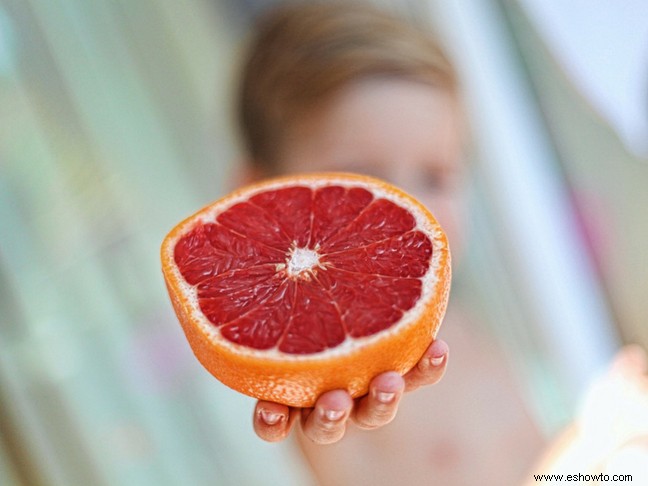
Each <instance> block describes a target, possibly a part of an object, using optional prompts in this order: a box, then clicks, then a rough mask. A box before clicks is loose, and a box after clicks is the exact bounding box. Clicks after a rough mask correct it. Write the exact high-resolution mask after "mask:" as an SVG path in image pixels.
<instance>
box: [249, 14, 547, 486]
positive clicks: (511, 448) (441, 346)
mask: <svg viewBox="0 0 648 486" xmlns="http://www.w3.org/2000/svg"><path fill="white" fill-rule="evenodd" d="M239 119H240V129H241V134H242V139H243V143H244V146H245V149H246V150H247V157H248V159H247V161H246V166H245V170H244V172H245V174H244V176H243V178H242V180H240V182H241V183H243V182H251V181H252V180H254V179H258V178H262V177H266V176H271V175H276V174H281V173H290V172H310V171H352V172H359V173H365V174H368V175H373V176H377V177H380V178H383V179H385V180H388V181H390V182H392V183H394V184H396V185H398V186H400V187H402V188H404V189H405V190H407V191H408V192H410V193H411V194H412V195H414V196H416V197H417V198H418V199H419V200H420V201H421V202H423V203H424V204H425V205H426V206H427V207H428V208H430V210H431V211H432V212H433V213H434V214H435V216H436V217H437V218H438V220H439V221H440V222H441V224H442V225H443V226H444V228H445V230H446V232H447V234H448V237H449V240H450V245H451V249H452V252H453V262H454V263H455V264H456V263H457V262H460V260H461V253H462V248H463V247H464V244H465V239H466V234H465V233H466V231H465V220H464V219H465V218H464V212H465V205H466V179H467V169H468V168H467V167H466V165H465V163H464V161H463V146H464V143H465V142H466V140H465V139H466V128H465V126H464V119H463V117H462V109H461V100H460V95H459V86H458V80H457V76H456V74H455V71H454V69H453V66H452V64H451V63H450V62H449V60H448V58H447V57H446V56H445V55H444V53H443V51H442V50H441V49H440V47H439V45H438V43H437V41H436V40H435V39H434V38H432V37H431V36H430V34H429V32H427V31H425V30H420V29H418V28H416V27H415V26H413V25H411V24H409V23H407V22H405V21H404V20H402V19H399V18H396V17H394V16H392V15H389V14H387V13H384V12H381V11H379V10H376V9H374V8H372V7H369V6H366V5H358V4H352V3H334V4H332V3H314V4H291V5H289V6H285V7H283V8H280V9H277V10H275V11H273V12H271V13H270V14H269V15H268V16H266V17H265V18H264V19H263V21H262V22H261V23H260V24H259V28H258V31H257V33H256V37H255V38H254V40H253V43H252V45H251V50H250V51H249V54H248V57H247V62H246V64H245V68H244V71H243V79H242V85H241V92H240V96H239ZM457 304H458V303H457V302H456V301H454V300H453V299H451V305H450V308H449V310H448V313H447V316H446V319H445V322H444V324H443V326H442V328H441V333H440V336H441V337H442V338H443V339H444V340H447V341H448V342H450V343H451V344H452V354H453V365H452V366H451V367H450V368H449V369H448V372H447V375H446V376H445V378H443V380H442V381H440V383H438V384H436V385H435V386H427V387H423V386H422V385H430V384H434V383H437V382H439V380H441V377H442V376H443V374H444V371H445V366H446V363H447V361H448V346H447V344H446V343H445V341H444V340H441V339H438V340H437V341H435V342H434V343H432V345H431V346H430V348H429V349H428V351H427V352H426V353H425V354H424V356H423V357H422V359H421V361H420V362H419V364H418V365H417V366H416V367H415V368H414V369H413V370H412V371H410V372H409V373H408V374H406V375H405V376H404V377H400V376H399V375H398V374H396V373H384V374H382V375H379V376H378V377H376V378H375V379H374V380H373V382H372V383H371V386H370V390H369V393H368V395H367V396H365V397H362V398H360V399H356V400H355V401H353V400H352V399H351V398H350V396H349V395H348V393H346V392H345V391H344V390H335V391H332V392H328V393H325V394H324V395H322V396H321V397H320V398H319V400H318V402H317V404H316V406H315V407H314V409H308V410H306V409H304V410H298V409H289V408H288V407H285V406H283V405H279V404H275V403H268V402H259V403H258V404H257V407H256V411H255V416H254V426H255V430H256V432H257V434H258V435H259V436H260V437H262V438H264V439H266V440H281V439H283V438H285V437H287V436H288V435H289V432H290V430H291V428H292V427H293V425H294V424H295V423H297V422H299V424H300V425H299V426H298V427H297V428H298V429H299V432H298V433H297V434H296V435H297V438H298V440H299V443H300V445H301V448H302V451H303V453H304V455H305V457H306V458H307V460H308V461H309V463H310V465H311V467H312V469H313V471H314V473H315V474H316V476H317V478H318V480H319V481H320V483H321V484H323V485H327V484H331V485H347V484H348V485H351V484H372V485H378V484H386V485H396V484H407V485H419V484H440V485H444V486H451V485H473V484H486V485H487V484H496V485H509V484H519V483H520V482H521V481H522V479H523V477H524V475H525V473H526V472H527V471H528V469H529V466H530V464H531V461H532V459H533V458H534V457H535V456H536V455H537V453H538V451H539V449H540V447H541V444H542V440H541V438H540V435H539V433H538V431H537V430H536V428H535V426H534V424H533V422H532V420H531V419H530V417H529V415H528V413H527V410H526V409H525V407H524V404H523V401H522V399H521V397H520V396H519V393H518V390H517V389H516V386H515V384H514V382H513V379H512V377H511V376H510V375H509V373H508V371H507V366H506V363H505V361H504V359H503V357H502V354H501V353H500V352H499V351H498V349H497V347H496V346H495V344H494V343H493V342H492V340H491V339H490V337H489V336H484V335H480V333H479V332H478V331H477V330H476V328H475V327H474V326H473V324H471V322H470V320H469V319H467V318H466V316H465V315H464V314H463V313H462V312H461V310H460V309H459V308H458V305H457ZM416 388H420V389H419V390H417V391H416V392H414V393H405V392H409V391H410V390H414V389H416ZM401 398H402V399H401ZM397 408H400V412H399V413H398V414H396V411H397ZM389 422H392V423H391V424H390V425H389V426H387V427H382V426H384V425H386V424H387V423H389ZM367 429H375V430H367ZM343 436H344V437H343ZM321 444H329V445H327V446H322V445H321Z"/></svg>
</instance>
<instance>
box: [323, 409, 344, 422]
mask: <svg viewBox="0 0 648 486" xmlns="http://www.w3.org/2000/svg"><path fill="white" fill-rule="evenodd" d="M324 417H326V420H329V421H331V422H337V421H338V420H340V419H341V418H342V417H344V410H324Z"/></svg>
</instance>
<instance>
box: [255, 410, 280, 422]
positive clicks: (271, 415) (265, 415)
mask: <svg viewBox="0 0 648 486" xmlns="http://www.w3.org/2000/svg"><path fill="white" fill-rule="evenodd" d="M260 415H261V419H262V420H263V421H264V422H265V423H266V424H268V425H276V424H278V423H279V422H281V421H282V420H283V418H284V416H283V414H281V413H275V412H269V411H268V410H261V412H260Z"/></svg>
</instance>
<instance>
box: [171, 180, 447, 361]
mask: <svg viewBox="0 0 648 486" xmlns="http://www.w3.org/2000/svg"><path fill="white" fill-rule="evenodd" d="M295 185H302V186H306V187H309V188H311V189H317V188H319V187H324V186H330V185H338V186H341V187H349V188H351V187H361V188H364V189H366V190H368V191H369V192H371V193H372V194H373V195H374V198H375V199H379V198H384V199H387V200H389V201H392V202H394V203H395V204H397V205H399V206H402V207H404V208H406V209H407V210H408V211H410V213H411V214H412V215H413V216H414V219H415V221H416V226H415V229H417V230H419V231H421V232H423V233H424V234H426V235H427V236H428V237H429V238H430V240H431V242H432V247H433V249H432V259H431V261H430V267H429V268H428V271H427V272H426V274H425V275H424V276H423V277H421V280H422V289H421V296H420V297H419V300H418V301H417V302H416V304H415V305H414V307H412V308H411V309H410V310H408V311H407V312H405V313H404V314H403V317H402V318H401V319H400V320H399V321H398V322H397V323H396V324H394V325H393V326H391V327H390V328H388V329H386V330H384V331H381V332H379V333H376V334H373V335H371V336H367V337H362V338H350V337H347V339H345V340H344V341H343V342H342V343H340V344H339V345H338V346H336V347H335V348H330V349H326V350H324V351H321V352H319V353H311V354H305V355H297V354H288V353H284V352H282V351H279V350H278V349H276V348H273V349H268V350H258V349H253V348H249V347H247V346H242V345H238V344H236V343H233V342H231V341H229V340H227V339H225V338H223V337H222V336H221V334H220V330H219V328H218V327H217V326H215V325H214V324H213V323H212V322H210V321H209V320H208V319H207V318H206V317H205V316H204V315H203V313H202V312H201V310H200V307H199V303H198V296H197V289H196V288H195V287H194V286H192V285H189V284H188V283H186V282H185V280H184V278H183V277H182V275H181V274H180V271H179V270H178V268H177V267H175V266H172V268H171V269H170V270H171V272H172V273H173V277H174V279H175V280H176V282H177V283H178V284H179V286H180V287H181V290H182V293H183V294H184V295H185V296H187V297H188V300H189V303H190V305H191V313H192V318H193V319H195V321H197V322H198V323H199V325H200V327H201V329H202V331H203V332H204V333H205V335H207V336H208V337H209V338H210V339H211V340H212V341H214V342H215V343H217V344H218V345H219V346H222V347H224V348H229V349H231V350H232V351H235V352H236V353H237V354H241V355H249V356H252V357H257V358H264V359H269V360H272V359H277V360H278V361H286V360H290V361H313V360H317V359H329V358H331V357H335V356H342V355H346V354H351V353H353V352H354V350H356V349H358V348H360V347H364V346H365V345H367V344H370V343H372V342H375V341H378V340H381V339H385V338H388V337H389V336H391V335H393V334H396V333H399V332H400V331H401V330H402V329H403V328H404V327H407V326H409V325H412V324H413V323H415V322H416V321H417V320H418V317H419V316H420V314H421V313H422V312H423V311H424V309H425V305H426V303H427V302H428V301H429V300H430V298H431V297H432V296H433V295H434V294H435V293H436V292H437V285H438V284H439V282H438V278H437V275H436V274H437V269H438V268H439V266H440V261H441V258H442V257H443V255H444V253H446V252H447V251H448V250H447V245H446V243H445V238H444V237H443V235H442V233H441V232H440V231H439V230H438V229H437V227H436V226H434V225H433V224H432V223H431V222H430V221H429V220H428V217H427V215H426V214H425V213H424V211H423V210H422V209H421V208H420V207H419V205H418V204H416V203H414V202H412V201H411V200H409V199H407V198H405V197H403V196H401V195H400V194H398V193H396V192H391V191H388V190H386V189H384V188H382V187H379V186H373V185H371V184H369V183H367V182H366V181H365V180H363V179H358V180H354V179H351V178H350V179H347V178H345V177H341V178H339V179H336V178H335V177H327V178H324V179H313V178H309V177H304V178H303V179H300V178H297V177H294V178H291V180H290V181H281V180H279V181H275V182H270V183H267V184H262V185H259V186H257V187H256V188H255V189H253V190H248V191H244V192H241V193H240V194H237V195H236V196H233V197H230V198H227V199H225V200H223V201H221V202H220V203H216V204H215V205H214V206H212V207H211V208H210V209H209V210H208V211H205V212H201V213H200V214H197V215H195V216H194V217H192V218H190V219H188V220H186V221H185V222H184V223H183V228H182V229H181V231H179V232H177V233H176V234H177V235H178V236H177V237H176V238H174V239H170V240H169V241H167V243H166V245H165V248H164V250H163V251H164V252H165V253H166V254H167V256H169V257H170V258H171V260H173V249H174V247H175V245H176V243H177V240H178V239H179V238H181V237H182V236H183V235H184V234H186V232H188V231H190V229H191V228H192V227H193V226H194V225H195V224H196V223H198V222H201V223H211V222H214V220H215V218H216V216H217V215H218V214H220V213H222V212H224V211H225V210H227V209H228V208H229V207H231V206H233V205H235V204H238V203H240V202H242V201H245V200H248V199H249V198H251V197H252V196H254V195H255V194H257V193H260V192H265V191H271V190H276V189H280V188H282V187H286V186H295ZM298 250H305V251H298ZM313 254H314V255H313ZM448 256H449V255H448ZM318 260H319V255H318V254H317V253H316V252H314V251H312V250H308V249H297V248H296V249H294V250H292V253H291V254H290V255H289V257H288V259H287V261H286V262H277V271H281V270H283V269H284V268H285V269H287V270H288V272H290V271H294V272H296V273H299V272H300V271H304V270H305V269H306V268H307V267H309V266H310V267H312V266H314V265H316V264H317V262H318ZM291 264H292V265H293V268H292V270H291V269H290V266H291Z"/></svg>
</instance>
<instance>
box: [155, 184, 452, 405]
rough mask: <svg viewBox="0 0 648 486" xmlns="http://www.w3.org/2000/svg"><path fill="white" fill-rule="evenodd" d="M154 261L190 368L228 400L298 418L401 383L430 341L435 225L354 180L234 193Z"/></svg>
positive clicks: (439, 270) (437, 310) (440, 249)
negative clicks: (231, 392)
mask: <svg viewBox="0 0 648 486" xmlns="http://www.w3.org/2000/svg"><path fill="white" fill-rule="evenodd" d="M161 257H162V270H163V274H164V279H165V282H166V285H167V289H168V291H169V296H170V298H171V302H172V304H173V307H174V310H175V312H176V314H177V316H178V319H179V321H180V323H181V325H182V327H183V329H184V333H185V335H186V337H187V340H188V341H189V344H190V346H191V348H192V350H193V352H194V354H195V355H196V357H197V358H198V360H199V361H200V362H201V363H202V364H203V366H204V367H205V368H206V369H207V370H208V371H209V372H211V373H212V374H213V375H214V376H215V377H216V378H218V379H219V380H220V381H221V382H223V383H224V384H225V385H228V386H229V387H231V388H233V389H235V390H237V391H239V392H242V393H244V394H247V395H250V396H252V397H255V398H257V399H261V400H269V401H274V402H278V403H283V404H286V405H290V406H297V407H310V406H313V404H314V403H315V400H316V399H317V397H318V396H319V395H321V394H322V393H323V392H325V391H328V390H333V389H346V390H348V391H349V393H350V394H351V396H353V397H357V396H360V395H363V394H365V393H366V392H367V390H368V386H369V382H370V381H371V379H372V378H373V377H374V376H376V375H377V374H379V373H382V372H385V371H392V370H395V371H397V372H399V373H401V374H404V373H406V372H407V371H408V370H409V369H411V368H412V367H413V366H414V365H415V364H416V363H417V362H418V360H419V359H420V357H421V356H422V354H423V353H424V352H425V350H426V349H427V347H428V345H429V344H430V343H431V342H432V340H433V339H434V337H435V336H436V333H437V331H438V328H439V326H440V324H441V320H442V319H443V315H444V313H445V309H446V305H447V301H448V294H449V289H450V278H451V269H450V251H449V248H448V242H447V239H446V236H445V234H444V232H443V230H442V229H441V227H440V226H439V224H438V222H437V221H436V219H435V218H434V216H433V215H432V214H431V213H430V212H429V211H428V210H427V209H426V208H425V207H424V206H423V205H421V204H420V203H419V202H418V201H416V200H415V199H414V198H413V197H411V196H409V195H408V194H406V193H405V192H403V191H402V190H400V189H398V188H396V187H394V186H392V185H390V184H387V183H386V182H383V181H381V180H377V179H373V178H369V177H365V176H361V175H354V174H338V173H326V174H308V175H296V176H289V177H283V178H278V179H272V180H268V181H264V182H261V183H258V184H255V185H252V186H248V187H244V188H242V189H239V190H237V191H236V192H234V193H232V194H230V195H228V196H226V197H224V198H222V199H220V200H218V201H216V202H214V203H213V204H210V205H209V206H207V207H205V208H203V209H201V210H200V211H198V212H197V213H196V214H194V215H193V216H191V217H189V218H187V219H186V220H184V221H182V222H181V223H180V224H178V225H177V226H176V227H175V228H174V229H173V230H172V231H171V232H170V233H169V234H168V235H167V237H166V238H165V239H164V242H163V244H162V250H161Z"/></svg>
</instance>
